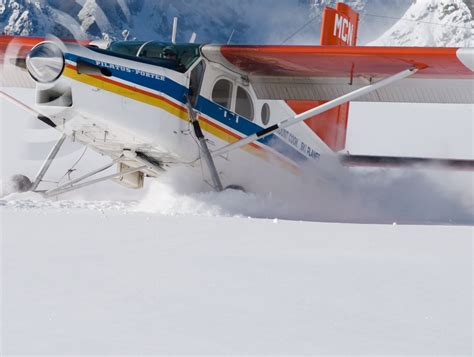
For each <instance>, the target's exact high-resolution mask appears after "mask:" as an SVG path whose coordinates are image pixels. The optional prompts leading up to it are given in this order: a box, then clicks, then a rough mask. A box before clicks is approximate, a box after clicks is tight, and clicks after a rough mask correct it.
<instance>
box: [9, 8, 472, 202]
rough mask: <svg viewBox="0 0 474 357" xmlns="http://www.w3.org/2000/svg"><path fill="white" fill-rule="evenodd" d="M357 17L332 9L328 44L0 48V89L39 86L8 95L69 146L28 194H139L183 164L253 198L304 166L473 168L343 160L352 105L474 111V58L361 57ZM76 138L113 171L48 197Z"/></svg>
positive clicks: (377, 51) (398, 53)
mask: <svg viewBox="0 0 474 357" xmlns="http://www.w3.org/2000/svg"><path fill="white" fill-rule="evenodd" d="M358 17H359V16H358V14H357V13H356V12H355V11H353V10H352V9H351V8H350V7H349V6H347V5H345V4H343V3H339V4H337V6H336V8H335V9H333V8H329V7H328V8H326V9H325V11H324V15H323V26H322V36H321V46H245V45H205V44H204V45H199V44H194V43H185V44H177V43H175V33H176V31H175V30H176V27H175V28H174V31H173V36H172V41H171V42H159V41H149V42H143V41H118V42H111V43H104V42H100V41H99V42H88V43H85V42H82V43H79V42H76V41H59V40H57V39H44V38H23V37H8V36H3V37H0V64H1V66H2V71H1V73H2V77H1V81H2V86H3V87H5V88H6V87H10V86H20V87H29V88H32V90H33V91H34V96H35V105H34V107H27V106H26V104H24V103H21V102H19V101H18V99H17V98H14V97H12V96H11V95H10V94H9V93H8V91H7V90H6V89H5V88H4V89H2V91H1V94H2V95H3V96H4V97H5V98H7V99H9V100H11V101H13V102H15V103H17V104H18V105H20V106H22V107H24V108H25V109H27V110H28V111H30V112H33V113H35V115H36V116H37V117H38V119H39V120H41V121H43V122H44V123H46V124H48V125H50V126H51V127H54V128H56V129H57V130H59V131H60V132H61V133H62V134H63V135H62V137H61V139H60V140H59V141H58V143H57V144H56V145H55V146H54V147H53V149H52V150H51V153H50V155H49V156H48V157H47V158H46V160H45V162H44V164H43V166H42V167H41V169H40V171H39V173H38V175H37V176H36V178H35V179H34V180H32V182H31V181H29V180H28V179H26V178H23V179H22V180H20V182H19V186H20V187H19V188H20V189H22V190H33V191H39V192H44V194H45V195H46V196H56V195H59V194H62V193H64V192H68V191H70V190H74V189H77V188H80V187H84V186H87V185H90V184H93V183H96V182H99V181H102V180H107V179H114V180H115V181H117V182H119V183H121V184H124V185H127V186H129V187H133V188H140V187H142V186H143V181H144V178H145V177H147V176H151V177H157V176H159V175H160V174H161V173H162V172H163V171H165V170H167V168H169V167H172V166H176V165H188V166H192V167H196V169H199V170H201V168H202V167H204V168H205V170H203V179H204V180H208V181H209V182H210V183H211V184H212V186H213V187H214V188H215V189H216V190H222V189H223V188H225V187H229V186H231V187H242V188H245V189H246V190H252V191H254V190H255V191H258V190H265V180H264V178H265V177H268V175H269V174H271V175H287V174H288V175H298V174H300V173H301V170H302V168H303V167H304V166H305V165H311V166H314V167H316V168H317V172H319V173H320V175H321V177H331V176H334V175H335V173H336V172H337V170H338V169H339V168H341V167H343V166H344V165H372V166H374V165H375V166H377V165H391V166H400V165H413V164H415V165H422V164H430V165H431V164H435V165H439V166H441V167H447V168H454V169H473V168H474V162H473V161H469V160H455V159H423V158H413V157H411V158H401V157H381V156H353V155H348V154H346V153H345V152H344V149H345V142H346V131H347V122H348V113H349V110H348V109H349V107H348V106H349V102H351V101H366V102H407V103H470V104H472V103H474V91H473V85H474V82H473V80H474V49H472V48H462V49H459V48H407V47H403V48H402V47H357V46H356V42H357V27H358ZM67 137H69V138H71V139H72V140H75V141H78V142H81V143H83V144H84V145H87V146H89V147H91V148H93V149H94V150H95V151H97V152H99V153H101V154H104V155H107V156H109V157H110V158H111V162H110V164H109V165H107V166H104V167H100V168H97V169H95V170H92V171H91V172H89V173H88V174H85V175H82V176H80V177H77V178H75V179H72V180H71V181H69V182H67V183H65V184H63V185H60V186H58V187H54V188H51V189H45V188H43V189H40V184H41V182H42V181H43V178H44V175H45V173H46V172H47V170H48V168H49V166H50V164H51V162H52V161H53V159H54V157H55V156H56V154H57V152H58V150H59V148H60V147H61V145H62V143H63V142H64V140H65V139H66V138H67ZM114 165H118V171H117V172H116V173H113V174H110V175H109V174H105V175H104V176H102V177H99V178H95V179H94V178H93V179H89V178H91V177H93V176H95V175H98V174H99V173H101V172H104V171H105V170H107V169H109V168H110V167H112V166H114ZM88 179H89V180H88ZM87 180H88V181H87Z"/></svg>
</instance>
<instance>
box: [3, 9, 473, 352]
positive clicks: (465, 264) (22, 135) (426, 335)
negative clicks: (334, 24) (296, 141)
mask: <svg viewBox="0 0 474 357" xmlns="http://www.w3.org/2000/svg"><path fill="white" fill-rule="evenodd" d="M331 1H332V0H331ZM456 1H457V0H456ZM20 2H21V3H25V4H26V3H27V5H28V9H30V8H34V9H39V8H38V4H41V3H44V2H40V3H37V2H36V3H33V2H25V1H16V0H15V1H14V0H11V1H10V0H9V1H8V2H6V3H8V4H13V3H20ZM81 2H82V3H87V6H86V8H85V10H84V11H83V12H82V14H81V23H80V24H76V25H77V26H79V25H81V26H82V25H88V26H90V27H89V28H88V29H87V31H88V34H91V33H94V31H99V32H98V33H97V35H99V36H100V35H101V32H100V31H102V30H105V32H107V31H108V30H110V29H109V28H108V27H109V24H108V23H107V21H109V23H110V26H113V27H114V30H117V29H118V30H117V31H119V32H120V31H122V29H123V28H125V27H126V28H131V29H135V31H138V32H146V31H149V30H150V28H151V26H147V24H146V21H143V22H135V24H134V25H133V24H132V25H133V26H130V27H129V26H128V25H127V24H126V21H125V20H127V21H128V20H129V16H132V17H133V16H136V14H137V12H135V13H133V11H138V10H140V9H141V10H140V11H148V10H147V9H150V8H151V7H153V6H151V7H150V3H148V5H147V6H146V7H140V6H138V5H139V4H140V3H141V0H137V1H128V2H127V3H128V4H133V3H136V4H138V5H137V6H138V7H137V8H136V9H135V8H134V7H133V6H130V10H131V12H132V13H131V14H128V13H126V11H125V13H126V14H125V15H126V16H125V17H126V18H127V19H122V18H121V17H120V16H118V13H119V11H118V10H110V11H109V10H107V11H105V12H103V13H100V12H99V11H98V9H97V6H95V5H94V4H95V3H96V2H95V1H92V0H87V1H81ZM119 2H120V3H123V2H122V1H119ZM328 2H330V1H329V0H321V1H319V0H314V4H315V5H317V6H315V7H314V8H313V10H314V11H319V9H320V8H321V7H322V5H323V4H325V3H328ZM49 3H50V4H52V5H54V7H55V8H57V9H58V10H60V11H59V12H61V14H62V15H61V16H64V14H71V15H72V16H75V15H74V14H77V13H78V11H79V10H80V8H79V9H78V8H77V6H76V5H74V4H73V5H71V7H69V5H68V4H67V3H66V2H63V1H59V0H58V1H56V0H54V1H49ZM101 3H102V5H103V6H104V7H106V8H107V9H109V8H110V9H111V7H110V6H111V4H112V5H113V1H102V2H101ZM156 3H159V4H160V6H161V7H160V6H158V7H157V8H156V12H154V11H155V10H154V11H153V12H152V13H153V14H156V13H159V11H162V9H163V6H162V5H165V8H166V9H168V10H167V12H166V13H165V15H166V16H163V17H160V21H156V28H154V29H153V31H154V32H156V33H158V32H160V33H165V34H168V33H169V32H170V31H169V29H168V27H169V24H167V22H166V21H167V20H168V19H169V17H170V16H171V15H173V14H174V13H173V11H175V12H176V11H178V12H179V11H181V10H182V9H185V10H186V6H187V5H186V3H185V2H174V3H173V4H174V5H175V7H176V8H174V9H173V6H168V5H166V2H163V1H157V2H156ZM351 3H353V4H355V5H357V4H359V5H358V6H360V10H361V11H362V12H363V15H364V14H365V13H367V14H369V13H379V12H378V11H377V10H378V9H381V8H383V7H380V6H382V5H383V6H385V7H386V6H387V2H382V1H367V2H366V1H364V0H354V1H352V2H351ZM407 3H408V2H407V1H405V0H397V4H399V5H400V6H399V7H400V8H399V9H398V10H397V11H398V12H400V14H401V13H403V10H404V9H405V4H407ZM420 3H423V2H422V1H420V0H418V1H417V4H418V5H419V4H420ZM425 3H426V1H425ZM278 4H279V5H278V8H279V9H280V10H282V9H285V5H284V4H283V2H279V3H278ZM369 5H370V6H371V7H370V6H369ZM12 6H17V5H12ZM227 6H229V7H230V8H231V9H232V8H236V5H235V3H233V2H229V3H228V4H227ZM239 6H240V5H239ZM406 6H407V7H408V5H406ZM420 6H421V5H420ZM237 8H238V6H237ZM417 8H418V7H417V5H416V4H415V5H414V6H413V7H412V8H410V10H409V13H414V16H415V19H419V18H421V17H417V16H418V15H420V13H423V11H424V10H423V9H422V8H420V12H414V10H413V9H417ZM34 9H33V10H31V9H30V10H31V11H30V12H29V13H27V14H26V15H25V13H24V12H21V11H17V13H16V15H15V14H14V16H13V17H11V14H10V13H9V12H8V11H10V10H8V11H7V12H6V13H5V15H7V17H5V20H8V21H13V22H12V23H11V25H12V26H13V27H14V29H16V30H18V31H26V32H28V31H40V30H42V29H43V30H45V31H46V30H48V29H49V28H50V26H52V25H54V23H55V22H56V23H57V22H58V20H57V19H58V13H59V12H58V11H51V12H50V13H49V15H48V12H41V11H40V10H34ZM137 9H138V10H137ZM50 10H51V9H50ZM122 10H123V9H122ZM438 10H439V9H437V10H436V11H438ZM4 11H5V9H4V8H2V4H1V1H0V20H1V21H3V20H2V17H1V15H2V14H3V12H4ZM22 11H23V10H22ZM114 11H115V12H114ZM150 11H151V10H150ZM186 11H187V12H186V14H187V15H186V17H185V19H186V20H185V23H184V24H183V23H181V24H182V25H181V26H182V27H180V29H182V30H183V32H185V33H186V31H188V32H189V31H191V30H195V29H196V27H195V20H194V19H195V18H197V19H198V20H196V21H201V18H202V14H203V11H204V12H205V11H206V10H205V9H204V10H203V9H200V11H198V12H197V13H196V14H197V15H196V16H195V17H192V18H191V15H192V14H191V13H190V10H189V9H187V10H186ZM225 11H226V10H225V8H218V7H217V6H216V9H215V11H214V12H213V13H216V14H219V13H221V12H225ZM40 12H41V13H40ZM251 12H252V11H251V9H249V8H247V9H246V13H249V14H250V13H251ZM282 13H283V12H282ZM380 13H385V12H380ZM104 14H105V15H106V16H107V18H104ZM272 14H274V13H273V12H272ZM390 14H391V15H394V12H391V13H390ZM253 15H255V16H254V18H258V17H259V16H260V15H261V12H258V11H256V12H255V14H253ZM300 15H301V14H300ZM300 15H298V16H300ZM365 15H366V14H365ZM422 15H423V14H422ZM438 15H439V13H438V12H436V13H434V14H432V13H428V14H424V15H423V16H424V17H426V16H438ZM448 15H449V14H448ZM15 16H16V17H15ZM45 16H46V17H48V16H49V17H50V18H51V19H52V20H51V21H50V22H46V20H45V22H42V20H41V19H43V18H46V17H45ZM394 16H396V15H394ZM420 16H421V15H420ZM441 16H442V13H441ZM20 17H21V18H20ZM100 17H102V18H101V19H100ZM156 17H157V16H156ZM281 17H282V18H283V17H284V16H281ZM188 18H189V20H187V19H188ZM302 18H303V20H301V19H302ZM459 18H460V17H456V19H459ZM97 19H100V21H98V20H97ZM157 19H158V17H157ZM364 19H365V20H364ZM368 19H371V20H373V19H374V18H371V17H363V19H362V21H367V23H366V24H365V25H364V27H366V25H368V22H369V21H368ZM69 20H70V19H68V18H67V16H65V17H64V18H63V19H62V20H61V21H59V22H60V23H61V22H65V23H67V22H68V21H69ZM299 20H301V22H302V23H304V21H306V20H304V16H303V17H301V16H300V17H299ZM432 20H433V21H434V20H438V19H437V18H434V17H432V18H430V21H432ZM1 21H0V22H1ZM186 21H188V23H186ZM233 21H235V20H233V19H230V20H229V18H228V17H222V18H221V17H219V18H217V17H216V20H215V22H212V23H209V24H208V23H207V22H206V25H205V28H204V29H203V31H202V32H200V33H198V36H200V34H202V35H204V36H206V34H208V33H212V31H215V28H218V29H222V28H226V29H227V28H230V27H232V22H233ZM279 21H283V22H284V19H280V20H279ZM383 21H385V22H386V24H385V25H387V24H388V23H389V22H392V23H391V24H392V25H393V22H394V21H392V20H391V19H385V20H383ZM453 21H454V20H453ZM97 22H102V23H106V25H107V26H105V25H103V24H101V26H96V25H97ZM121 23H123V26H124V27H121V26H122V25H120V26H118V25H117V24H121ZM402 24H405V25H404V26H402V27H403V28H405V29H406V22H401V23H399V24H398V25H399V26H401V25H402ZM102 25H103V26H102ZM237 25H238V26H237V27H240V26H242V24H237ZM296 25H298V26H299V23H296V22H295V24H293V26H295V27H297V26H296ZM313 25H314V24H313ZM2 26H3V23H2ZM314 26H315V27H318V26H317V24H316V25H314ZM314 26H313V27H314ZM374 26H375V27H377V28H378V26H376V25H373V26H372V27H371V30H370V31H372V30H373V33H377V31H376V29H375V27H374ZM420 26H421V25H420ZM13 27H12V28H13ZM273 27H275V26H273ZM240 28H241V29H242V30H245V31H249V32H250V33H252V31H253V30H252V27H251V26H250V29H249V28H245V26H244V27H240ZM279 28H281V29H282V31H283V30H284V31H283V32H282V33H278V34H270V35H269V34H268V31H266V30H262V31H261V32H262V33H261V36H263V37H262V38H264V37H265V36H267V37H265V38H267V39H269V38H272V39H274V38H279V39H281V38H282V35H283V34H286V33H287V32H288V33H290V32H292V31H293V29H292V31H287V30H289V29H290V27H285V26H280V27H279ZM82 30H83V28H74V31H75V32H80V31H82ZM267 30H268V29H267ZM418 30H419V31H425V30H423V29H418V27H416V28H413V29H412V30H410V31H408V32H406V36H408V37H410V36H411V35H412V34H413V35H415V34H416V31H418ZM71 31H72V30H71ZM311 31H312V30H311V26H308V28H307V30H305V31H303V32H302V33H301V35H299V36H296V37H295V38H294V39H293V40H294V41H300V40H301V39H304V36H307V35H308V32H309V33H311ZM102 32H104V31H102ZM220 32H221V33H219V34H218V36H220V37H223V38H225V39H227V36H228V34H227V33H223V32H222V31H220ZM420 33H421V32H420ZM389 35H390V33H388V34H387V36H388V37H387V38H389V40H390V41H392V44H393V41H395V40H397V39H395V38H394V37H393V36H389ZM448 35H450V33H448ZM452 35H453V36H455V35H456V36H457V32H456V33H453V34H452ZM436 36H437V35H436ZM436 36H433V37H430V41H437V38H438V37H436ZM470 36H471V38H472V34H471V35H470ZM310 37H311V36H310ZM440 38H441V39H443V38H444V37H440ZM313 40H314V39H311V38H309V39H308V42H309V43H311V41H313ZM411 40H413V39H410V41H411ZM455 40H456V41H458V40H460V37H455ZM236 41H243V37H239V36H238V35H237V37H236ZM400 41H402V42H403V37H401V38H400ZM403 43H408V42H403ZM403 43H400V44H403ZM397 44H398V43H397ZM434 44H436V43H434ZM432 45H433V43H432ZM15 95H19V96H20V97H22V98H23V99H27V98H28V96H27V95H26V93H25V92H24V91H22V90H18V91H17V92H16V93H15ZM30 100H31V98H30ZM0 116H1V120H0V137H1V139H0V173H1V175H0V177H1V179H2V180H4V179H5V178H7V177H8V176H10V175H13V174H16V173H20V172H21V173H24V174H26V175H28V176H29V177H34V175H35V173H36V171H37V170H38V168H39V166H40V164H41V159H42V158H43V157H44V156H45V155H46V153H47V152H48V150H49V148H50V147H51V144H52V141H53V140H54V138H56V137H57V135H58V134H57V132H55V131H52V130H50V129H46V128H45V127H44V126H41V124H39V122H38V121H35V120H33V119H32V118H31V117H29V116H28V115H25V114H24V113H23V112H21V111H19V110H17V109H16V108H14V107H13V106H12V105H11V104H10V103H6V102H3V101H0ZM473 116H474V113H473V106H467V105H465V106H459V105H456V106H450V105H405V104H370V105H367V104H363V103H353V104H351V113H350V121H349V131H348V140H347V149H348V150H349V151H350V152H351V153H353V154H379V155H408V156H425V157H453V158H465V159H473V157H474V141H473V137H474V126H473V121H472V118H473ZM415 119H416V120H415ZM81 155H82V149H81V148H80V146H78V145H77V144H76V145H75V144H72V143H70V142H68V143H67V145H66V147H65V149H64V150H63V151H62V152H61V156H60V157H59V159H58V160H57V161H56V162H55V163H54V165H53V167H52V169H51V172H50V174H49V175H48V177H47V178H48V180H51V181H58V180H60V179H61V178H62V180H64V173H65V172H66V171H67V169H68V168H69V167H70V165H71V163H73V162H75V161H76V160H77V159H78V158H79V157H80V156H81ZM105 162H108V159H107V158H104V157H100V156H98V155H96V154H95V153H93V152H91V151H87V152H86V153H85V155H84V158H83V160H82V161H80V162H79V163H78V165H77V166H76V167H75V168H76V169H77V171H76V172H74V173H73V177H76V176H77V175H78V174H79V173H82V172H84V170H87V169H90V168H91V167H96V166H101V165H103V164H104V163H105ZM195 175H196V173H194V172H188V171H182V170H177V171H173V172H170V173H168V174H167V175H166V176H165V177H163V178H162V179H161V180H160V181H159V182H147V187H146V189H145V190H143V191H130V190H126V189H124V188H121V187H120V186H117V185H115V184H111V183H102V184H99V185H97V186H96V187H92V188H88V189H85V190H83V191H80V192H76V193H71V194H68V195H66V196H64V197H63V198H62V200H44V199H43V198H42V197H40V196H38V195H34V194H16V195H10V196H8V197H4V198H2V199H0V254H1V265H0V266H1V290H2V291H1V318H0V330H1V333H0V354H2V355H8V354H43V355H53V354H60V355H65V354H68V355H69V354H76V355H77V354H99V355H103V354H178V353H181V354H205V355H208V354H216V353H219V354H224V353H225V354H231V353H233V354H237V353H238V354H292V355H294V354H313V355H314V354H324V355H334V354H362V355H369V354H370V355H395V354H398V355H415V354H427V355H435V354H436V355H449V356H452V355H464V356H471V355H472V354H473V352H474V351H473V341H472V336H473V335H474V333H473V327H472V321H473V319H474V314H473V309H472V307H473V271H474V266H473V249H474V248H473V239H474V236H473V233H474V230H473V223H474V198H473V197H474V196H473V192H474V181H473V176H472V174H471V173H455V174H453V173H446V172H441V171H437V170H434V169H432V170H424V171H421V170H418V169H416V170H351V171H348V172H346V173H345V174H344V176H343V177H342V181H343V185H340V186H336V187H332V188H331V187H328V186H327V185H320V186H317V187H315V186H314V185H313V186H309V183H308V182H306V181H303V182H299V183H298V184H293V185H286V186H285V185H280V187H279V189H277V190H274V191H273V192H271V193H260V194H257V193H243V192H240V191H232V190H231V191H226V192H223V193H220V194H217V193H213V192H209V189H208V188H206V187H205V186H203V185H202V184H200V183H199V182H200V181H199V177H196V176H195ZM268 180H269V184H274V183H275V182H272V181H275V180H272V178H268ZM280 184H281V183H280ZM48 185H49V186H50V187H51V186H54V185H55V183H54V182H51V183H48ZM0 186H2V185H1V182H0ZM282 186H283V187H282ZM0 196H1V194H0ZM249 217H252V218H249ZM321 221H327V222H350V223H344V224H343V223H322V222H321ZM355 222H357V223H358V224H354V223H355ZM368 222H370V223H376V224H366V223H368ZM380 223H384V224H380ZM407 223H408V224H412V225H407ZM414 223H418V224H420V223H423V224H430V225H413V224H414ZM431 224H434V225H431Z"/></svg>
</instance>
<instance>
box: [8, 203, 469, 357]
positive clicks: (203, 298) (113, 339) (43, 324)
mask: <svg viewBox="0 0 474 357" xmlns="http://www.w3.org/2000/svg"><path fill="white" fill-rule="evenodd" d="M1 210H2V211H1V215H0V217H1V219H2V230H1V232H2V270H3V272H2V285H3V294H2V298H3V301H2V307H3V318H2V328H3V330H2V337H3V350H2V352H4V353H6V354H8V353H12V354H13V353H21V354H45V355H51V354H171V353H172V354H178V353H182V354H215V353H219V354H224V353H225V354H230V353H238V354H277V353H278V354H303V353H308V354H356V353H360V354H366V355H368V354H377V355H380V354H404V355H406V354H422V353H424V354H446V355H454V354H459V355H466V356H467V355H470V353H471V352H472V344H471V341H472V325H471V317H472V316H471V311H472V310H471V308H472V233H473V231H472V228H470V227H441V226H419V227H415V226H400V225H396V226H391V225H350V224H348V225H339V224H325V223H315V222H294V221H293V222H292V221H284V220H278V221H277V222H278V224H274V221H272V220H256V219H248V218H222V217H220V218H216V217H197V216H163V215H149V214H142V213H131V212H128V211H127V210H115V211H114V210H109V209H105V210H102V211H91V210H85V209H76V208H74V209H67V210H63V209H61V210H57V209H44V208H41V209H31V208H28V209H19V208H17V209H5V208H2V209H1Z"/></svg>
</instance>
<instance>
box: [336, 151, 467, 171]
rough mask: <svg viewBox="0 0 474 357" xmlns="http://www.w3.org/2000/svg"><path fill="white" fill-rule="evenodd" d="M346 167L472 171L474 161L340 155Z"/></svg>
mask: <svg viewBox="0 0 474 357" xmlns="http://www.w3.org/2000/svg"><path fill="white" fill-rule="evenodd" d="M340 161H341V163H342V164H343V165H344V166H355V167H410V166H416V167H421V166H423V167H430V168H440V169H446V170H459V171H464V170H465V171H472V170H474V160H457V159H432V158H420V157H396V156H371V155H340Z"/></svg>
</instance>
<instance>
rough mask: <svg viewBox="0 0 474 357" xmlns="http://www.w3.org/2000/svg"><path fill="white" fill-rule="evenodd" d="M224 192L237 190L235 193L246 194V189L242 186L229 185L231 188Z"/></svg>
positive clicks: (228, 187) (227, 187)
mask: <svg viewBox="0 0 474 357" xmlns="http://www.w3.org/2000/svg"><path fill="white" fill-rule="evenodd" d="M224 190H235V191H242V192H246V191H245V189H244V188H243V187H242V186H240V185H229V186H226V188H225V189H224Z"/></svg>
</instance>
